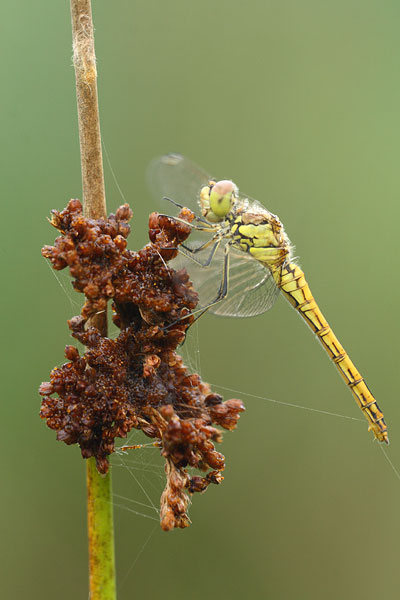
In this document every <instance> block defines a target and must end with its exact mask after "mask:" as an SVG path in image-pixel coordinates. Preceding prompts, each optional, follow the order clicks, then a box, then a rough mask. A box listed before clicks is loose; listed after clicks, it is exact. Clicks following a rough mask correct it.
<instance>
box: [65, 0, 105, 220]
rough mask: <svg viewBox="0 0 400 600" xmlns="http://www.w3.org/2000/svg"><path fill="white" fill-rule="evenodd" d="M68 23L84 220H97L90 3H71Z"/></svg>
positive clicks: (99, 190) (100, 205)
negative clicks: (76, 111)
mask: <svg viewBox="0 0 400 600" xmlns="http://www.w3.org/2000/svg"><path fill="white" fill-rule="evenodd" d="M71 20H72V40H73V44H72V46H73V51H74V67H75V79H76V100H77V104H78V125H79V140H80V146H81V165H82V188H83V204H84V212H85V215H86V216H87V217H90V218H92V219H100V218H101V217H106V215H107V212H106V195H105V189H104V174H103V159H102V154H101V136H100V118H99V106H98V100H97V69H96V55H95V51H94V33H93V21H92V9H91V2H90V0H71Z"/></svg>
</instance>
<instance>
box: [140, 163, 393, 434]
mask: <svg viewBox="0 0 400 600" xmlns="http://www.w3.org/2000/svg"><path fill="white" fill-rule="evenodd" d="M149 185H150V187H151V188H152V190H153V192H154V194H155V195H157V196H158V197H161V196H162V197H163V198H165V199H168V200H170V201H171V202H172V203H173V204H175V205H176V206H178V207H180V208H183V207H184V206H185V207H187V208H189V209H191V210H192V211H193V212H194V213H195V215H196V217H195V219H194V221H193V222H192V223H191V224H190V226H191V227H192V229H193V232H197V233H201V234H202V235H203V234H204V233H206V234H208V239H207V240H206V241H204V242H198V241H196V242H195V243H194V245H193V243H192V245H190V246H189V245H185V244H182V245H181V246H180V264H179V266H180V267H185V268H187V270H188V272H189V274H190V276H191V278H192V280H193V282H194V284H195V288H196V291H197V292H198V293H199V297H200V301H201V308H200V314H203V313H204V312H205V311H206V310H209V311H211V312H212V313H214V314H216V315H220V316H229V317H251V316H255V315H259V314H262V313H264V312H266V311H268V310H269V309H270V308H271V307H272V306H273V304H274V303H275V301H276V299H277V297H278V296H279V293H280V292H281V293H282V294H283V295H284V296H285V298H286V299H287V300H288V301H289V302H290V304H291V305H292V306H293V307H294V309H295V310H296V311H297V312H298V314H299V315H300V316H301V317H302V318H303V319H304V321H305V322H306V323H307V325H308V326H309V328H310V329H311V330H312V331H313V332H314V334H315V335H316V337H317V339H318V340H319V342H320V343H321V344H322V347H323V348H324V350H325V351H326V353H327V354H328V356H329V358H330V359H331V361H332V362H333V363H334V365H335V366H336V368H337V370H338V371H339V373H340V375H341V376H342V378H343V380H344V382H345V383H346V385H347V386H348V387H349V388H350V391H351V393H352V394H353V397H354V399H355V401H356V403H357V405H358V406H359V408H360V409H361V410H362V412H363V414H364V416H365V417H366V419H367V421H368V424H369V427H368V430H369V431H372V432H373V434H374V436H375V438H376V439H377V440H379V441H380V442H385V443H386V444H388V443H389V438H388V434H387V425H386V423H385V419H384V416H383V413H382V411H381V410H380V408H379V406H378V404H377V402H376V400H375V398H374V396H373V395H372V393H371V391H370V390H369V388H368V386H367V384H366V382H365V380H364V378H363V377H362V376H361V374H360V373H359V371H358V370H357V369H356V367H355V365H354V363H353V362H352V361H351V359H350V357H349V355H348V354H347V352H346V351H345V349H344V348H343V346H342V345H341V343H340V342H339V340H338V338H337V337H336V336H335V334H334V333H333V331H332V329H331V327H330V326H329V324H328V322H327V320H326V319H325V317H324V315H323V314H322V312H321V310H320V308H319V306H318V304H317V303H316V301H315V299H314V297H313V295H312V293H311V290H310V287H309V285H308V283H307V280H306V277H305V275H304V272H303V271H302V269H301V268H300V267H299V265H298V264H297V263H296V261H295V259H294V257H293V246H292V244H291V242H290V240H289V238H288V236H287V234H286V232H285V229H284V226H283V224H282V223H281V221H280V220H279V218H278V217H277V216H276V215H274V214H273V213H271V212H269V211H268V210H267V209H266V208H265V207H264V206H263V205H262V204H261V203H260V202H258V201H257V200H254V199H252V198H250V196H247V195H244V194H242V193H239V189H238V187H237V186H236V184H235V183H233V181H231V180H227V179H226V180H217V179H213V178H212V177H210V176H209V175H208V174H207V173H206V172H205V171H204V170H203V169H202V168H201V167H199V166H198V165H196V164H195V163H193V162H192V161H190V160H189V159H188V158H185V157H183V156H181V155H180V154H168V155H165V156H161V157H159V158H157V159H154V161H153V162H152V163H151V165H150V167H149ZM174 218H178V217H174ZM185 222H186V221H185ZM192 235H193V234H191V236H190V238H189V240H191V239H192ZM175 260H176V259H175ZM173 266H174V265H173Z"/></svg>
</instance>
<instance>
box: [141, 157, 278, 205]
mask: <svg viewBox="0 0 400 600" xmlns="http://www.w3.org/2000/svg"><path fill="white" fill-rule="evenodd" d="M211 179H213V180H214V181H218V178H214V177H211V176H210V175H209V174H208V173H207V172H206V171H204V169H202V167H199V165H197V164H196V163H194V162H192V161H191V160H189V159H188V158H186V157H185V156H182V155H181V154H165V155H164V156H159V157H157V158H155V159H153V160H152V161H151V163H150V165H149V167H148V170H147V182H148V185H149V188H150V190H151V192H152V194H153V196H154V198H155V199H156V200H158V201H160V200H161V199H162V198H163V196H166V197H167V198H171V200H175V202H178V203H179V204H182V205H183V206H186V207H187V208H190V209H191V210H192V211H193V212H195V213H196V214H198V213H199V208H200V205H199V195H200V190H201V188H202V187H203V186H204V185H207V184H208V182H209V181H210V180H211ZM239 202H241V203H243V204H244V205H245V206H246V207H248V209H249V210H251V211H254V212H269V211H268V210H267V209H266V208H265V206H263V205H262V204H261V202H259V201H258V200H254V198H251V197H250V196H247V195H246V194H243V193H240V194H239ZM270 214H271V213H270Z"/></svg>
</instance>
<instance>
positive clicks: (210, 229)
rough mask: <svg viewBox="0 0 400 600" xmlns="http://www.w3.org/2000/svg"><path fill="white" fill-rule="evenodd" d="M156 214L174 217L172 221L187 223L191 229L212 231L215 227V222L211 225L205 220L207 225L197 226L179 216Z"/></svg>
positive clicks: (163, 215) (169, 217)
mask: <svg viewBox="0 0 400 600" xmlns="http://www.w3.org/2000/svg"><path fill="white" fill-rule="evenodd" d="M158 215H159V216H160V217H168V219H174V221H178V223H183V224H184V225H189V227H191V228H192V229H196V230H197V231H206V232H212V231H215V230H216V229H217V224H215V225H213V224H211V223H209V222H208V221H205V222H206V223H207V227H199V226H198V225H193V223H189V221H185V220H184V219H181V218H179V217H171V215H165V214H164V213H158Z"/></svg>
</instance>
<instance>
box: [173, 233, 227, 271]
mask: <svg viewBox="0 0 400 600" xmlns="http://www.w3.org/2000/svg"><path fill="white" fill-rule="evenodd" d="M214 239H215V236H214V237H212V238H211V239H210V240H208V241H207V242H205V243H204V244H201V246H198V248H189V247H188V246H185V244H181V245H180V251H181V252H182V254H183V255H184V256H187V257H188V258H190V260H192V261H193V262H195V263H196V264H197V265H200V266H201V267H208V266H209V265H210V264H211V261H212V259H213V258H214V255H215V253H216V251H217V249H218V246H219V244H220V242H221V240H219V239H217V241H216V242H215V243H214V245H213V247H212V248H211V252H210V255H209V256H208V258H207V259H206V260H205V261H201V260H198V259H197V258H194V256H193V255H194V254H197V252H200V251H201V250H205V248H208V246H209V245H210V244H211V243H212V242H213V241H214ZM182 248H183V251H182Z"/></svg>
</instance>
